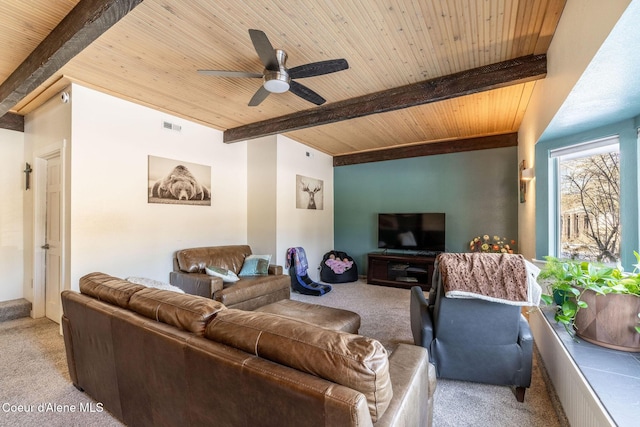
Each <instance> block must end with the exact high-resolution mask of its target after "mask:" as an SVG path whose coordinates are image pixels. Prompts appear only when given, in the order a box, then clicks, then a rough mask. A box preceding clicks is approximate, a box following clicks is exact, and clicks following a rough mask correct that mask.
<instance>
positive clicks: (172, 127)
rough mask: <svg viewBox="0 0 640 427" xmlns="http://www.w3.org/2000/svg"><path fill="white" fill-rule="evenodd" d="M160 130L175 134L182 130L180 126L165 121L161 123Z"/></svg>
mask: <svg viewBox="0 0 640 427" xmlns="http://www.w3.org/2000/svg"><path fill="white" fill-rule="evenodd" d="M162 128H163V129H167V130H175V131H176V132H180V130H182V126H180V125H177V124H175V123H171V122H168V121H166V120H163V121H162Z"/></svg>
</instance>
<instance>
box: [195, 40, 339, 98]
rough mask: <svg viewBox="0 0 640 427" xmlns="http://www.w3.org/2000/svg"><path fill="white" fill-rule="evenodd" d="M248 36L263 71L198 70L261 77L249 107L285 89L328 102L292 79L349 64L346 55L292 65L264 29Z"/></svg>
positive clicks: (331, 71)
mask: <svg viewBox="0 0 640 427" xmlns="http://www.w3.org/2000/svg"><path fill="white" fill-rule="evenodd" d="M249 36H250V37H251V42H252V43H253V47H254V48H255V50H256V52H257V53H258V56H259V57H260V61H262V63H263V64H264V71H263V72H262V73H252V72H245V71H223V70H198V72H199V73H200V74H206V75H210V76H221V77H252V78H262V79H263V83H262V86H260V89H258V91H257V92H256V93H255V94H254V95H253V97H252V98H251V100H250V101H249V106H250V107H255V106H256V105H259V104H260V103H261V102H262V101H264V100H265V98H266V97H267V96H269V94H270V93H284V92H286V91H291V92H292V93H294V94H295V95H298V96H299V97H300V98H302V99H305V100H307V101H309V102H312V103H314V104H316V105H322V104H324V103H325V102H326V100H325V99H324V98H323V97H321V96H320V95H318V94H317V93H316V92H314V91H313V90H311V89H309V88H308V87H306V86H305V85H303V84H300V83H298V82H296V81H295V80H293V79H303V78H305V77H314V76H320V75H323V74H329V73H335V72H336V71H342V70H346V69H347V68H349V64H348V63H347V61H346V60H345V59H330V60H328V61H320V62H312V63H310V64H305V65H300V66H297V67H293V68H291V69H289V68H287V66H286V61H287V53H286V52H285V51H284V50H281V49H274V48H273V46H272V45H271V42H269V39H268V38H267V35H266V34H265V33H264V32H263V31H260V30H249Z"/></svg>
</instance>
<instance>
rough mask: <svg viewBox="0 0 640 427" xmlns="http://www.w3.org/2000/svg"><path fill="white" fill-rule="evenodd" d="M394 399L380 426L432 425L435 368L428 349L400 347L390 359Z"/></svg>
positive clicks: (377, 423) (378, 426)
mask: <svg viewBox="0 0 640 427" xmlns="http://www.w3.org/2000/svg"><path fill="white" fill-rule="evenodd" d="M389 376H390V377H391V388H392V389H393V398H392V399H391V403H390V404H389V407H388V408H387V410H386V411H385V413H384V414H383V415H382V417H381V418H380V419H379V420H378V421H377V422H376V423H375V424H374V425H375V426H376V427H383V426H384V427H391V426H431V424H432V419H433V394H434V392H435V389H436V377H435V369H433V365H431V364H430V363H429V354H428V351H427V350H426V349H425V348H422V347H418V346H414V345H410V344H399V345H398V347H397V348H396V349H395V350H394V352H393V353H392V354H391V356H390V357H389Z"/></svg>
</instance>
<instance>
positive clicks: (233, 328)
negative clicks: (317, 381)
mask: <svg viewBox="0 0 640 427" xmlns="http://www.w3.org/2000/svg"><path fill="white" fill-rule="evenodd" d="M205 336H206V337H207V338H209V339H211V340H214V341H217V342H220V343H223V344H225V345H229V346H231V347H235V348H238V349H241V350H243V351H246V352H247V353H251V354H255V355H256V356H259V357H262V358H264V359H268V360H271V361H273V362H276V363H280V364H282V365H286V366H289V367H291V368H294V369H297V370H299V371H303V372H307V373H309V374H313V375H316V376H318V377H321V378H324V379H326V380H329V381H332V382H335V383H337V384H341V385H344V386H346V387H349V388H352V389H354V390H357V391H359V392H361V393H362V394H364V396H365V397H366V398H367V402H368V405H369V412H370V414H371V418H372V421H373V422H376V421H377V420H378V419H379V418H380V417H381V416H382V414H383V413H384V411H385V410H386V409H387V407H388V406H389V403H390V401H391V398H392V396H393V391H392V389H391V380H390V377H389V360H388V357H387V351H386V350H385V348H384V347H383V346H382V345H381V344H380V343H379V342H378V341H376V340H374V339H371V338H367V337H363V336H360V335H353V334H348V333H345V332H339V331H332V330H328V329H324V328H320V327H317V326H315V325H310V324H308V323H304V322H300V321H297V320H293V319H288V318H285V317H282V316H278V315H274V314H271V313H259V312H248V311H241V310H234V309H228V310H224V311H222V312H220V313H218V314H217V315H216V317H215V318H214V319H213V320H212V321H211V322H210V323H209V325H207V328H206V330H205Z"/></svg>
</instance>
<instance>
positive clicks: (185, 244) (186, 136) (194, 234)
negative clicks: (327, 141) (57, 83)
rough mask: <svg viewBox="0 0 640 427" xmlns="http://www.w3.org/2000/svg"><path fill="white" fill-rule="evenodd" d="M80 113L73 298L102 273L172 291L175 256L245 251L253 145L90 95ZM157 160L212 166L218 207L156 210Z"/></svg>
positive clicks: (75, 125)
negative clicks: (153, 162) (150, 167)
mask: <svg viewBox="0 0 640 427" xmlns="http://www.w3.org/2000/svg"><path fill="white" fill-rule="evenodd" d="M72 104H73V114H72V144H71V146H72V149H71V152H72V166H71V167H72V183H71V260H72V261H71V262H72V265H71V285H72V288H74V289H77V286H78V279H79V278H80V277H81V276H82V275H84V274H87V273H90V272H93V271H102V272H104V273H107V274H111V275H114V276H117V277H126V276H130V275H131V276H144V277H149V278H152V279H156V280H162V281H168V278H169V272H170V271H171V270H172V256H173V253H174V252H175V251H176V250H178V249H181V248H189V247H197V246H209V245H223V244H239V243H245V242H246V240H247V226H246V224H247V192H246V187H247V169H246V168H247V166H246V165H247V146H246V143H236V144H224V143H223V142H222V133H221V132H220V131H217V130H214V129H211V128H208V127H205V126H202V125H199V124H195V123H192V122H188V121H185V120H182V119H179V118H177V117H172V116H170V115H168V114H164V113H161V112H158V111H155V110H152V109H150V108H147V107H143V106H140V105H136V104H133V103H130V102H126V101H123V100H120V99H117V98H114V97H111V96H107V95H104V94H101V93H99V92H96V91H93V90H90V89H87V88H84V87H82V86H77V85H74V86H73V93H72ZM162 120H167V121H169V122H172V123H176V124H179V125H180V126H182V131H181V132H176V131H172V130H166V129H163V127H162ZM149 155H153V156H159V157H165V158H170V159H176V160H181V161H185V162H192V163H197V164H203V165H209V166H211V175H212V177H211V181H212V183H211V192H212V202H211V206H188V205H163V204H150V203H148V202H147V173H148V171H147V164H148V156H149ZM167 172H168V171H167Z"/></svg>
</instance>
